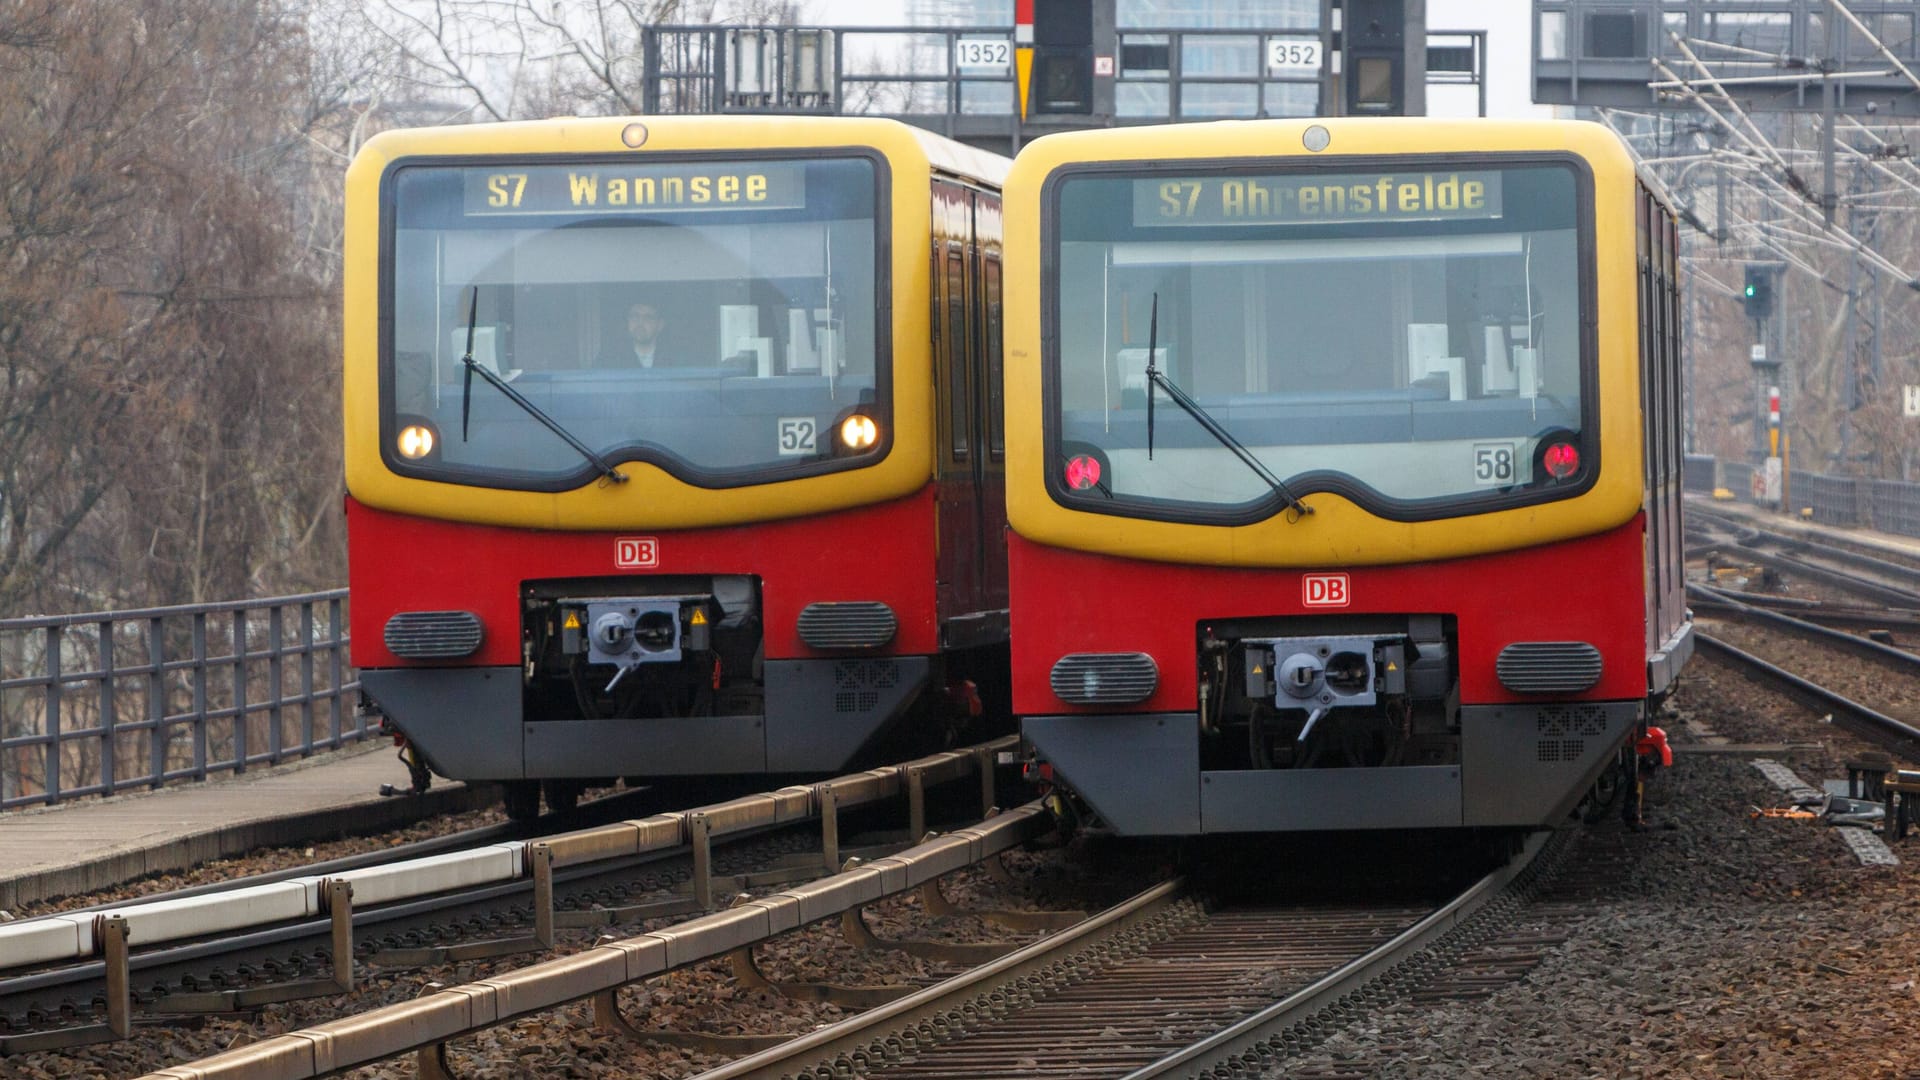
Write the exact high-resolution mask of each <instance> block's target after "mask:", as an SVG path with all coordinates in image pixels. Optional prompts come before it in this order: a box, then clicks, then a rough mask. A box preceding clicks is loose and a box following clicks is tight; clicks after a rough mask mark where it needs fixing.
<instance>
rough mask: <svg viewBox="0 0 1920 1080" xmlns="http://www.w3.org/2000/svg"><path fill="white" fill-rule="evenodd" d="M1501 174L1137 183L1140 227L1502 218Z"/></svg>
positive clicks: (1298, 176)
mask: <svg viewBox="0 0 1920 1080" xmlns="http://www.w3.org/2000/svg"><path fill="white" fill-rule="evenodd" d="M1500 216H1501V209H1500V173H1499V172H1497V171H1485V172H1400V173H1391V172H1381V173H1305V174H1293V175H1280V176H1182V177H1171V178H1168V177H1154V178H1151V179H1144V180H1135V181H1133V223H1134V225H1135V226H1141V227H1145V226H1156V225H1325V224H1338V223H1350V222H1366V221H1444V220H1450V219H1478V218H1498V217H1500Z"/></svg>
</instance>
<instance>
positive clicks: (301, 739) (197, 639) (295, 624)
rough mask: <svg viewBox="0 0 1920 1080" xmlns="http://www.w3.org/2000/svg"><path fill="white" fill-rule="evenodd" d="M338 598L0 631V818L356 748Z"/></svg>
mask: <svg viewBox="0 0 1920 1080" xmlns="http://www.w3.org/2000/svg"><path fill="white" fill-rule="evenodd" d="M346 600H347V593H346V590H345V589H336V590H333V591H331V592H319V593H307V594H304V595H300V596H279V597H271V598H268V599H262V600H244V601H234V602H229V603H221V604H195V605H185V606H179V607H163V608H150V609H147V610H143V611H106V612H93V613H89V614H84V615H59V616H44V617H37V618H21V619H0V810H6V809H11V808H14V807H19V806H27V805H31V804H51V803H57V802H60V801H62V800H64V799H70V798H74V797H77V796H82V795H110V794H112V793H114V792H116V791H124V790H126V789H128V788H135V787H160V786H162V785H164V784H166V783H167V782H169V781H172V780H182V779H193V780H203V779H205V778H206V777H207V775H208V774H210V773H216V772H236V773H237V772H244V771H246V769H247V767H248V766H251V765H258V764H271V763H276V762H279V761H283V760H286V759H288V758H295V757H304V756H306V755H309V754H312V753H314V752H316V751H320V750H330V749H334V748H337V747H340V746H344V745H346V744H347V743H349V742H354V741H357V740H359V739H362V738H364V737H365V736H366V735H367V734H368V729H367V723H366V719H365V718H364V717H362V716H360V715H358V714H357V712H356V711H355V710H353V709H352V707H351V706H352V699H351V697H350V696H349V695H351V694H353V693H354V692H356V691H358V689H359V686H360V684H359V682H358V681H357V680H355V679H354V678H353V672H352V670H351V669H350V668H349V666H348V657H347V646H348V644H349V637H348V634H347V624H346V618H345V616H346Z"/></svg>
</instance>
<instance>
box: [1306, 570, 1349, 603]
mask: <svg viewBox="0 0 1920 1080" xmlns="http://www.w3.org/2000/svg"><path fill="white" fill-rule="evenodd" d="M1300 592H1301V596H1300V602H1301V603H1303V604H1305V605H1306V606H1308V607H1346V606H1347V605H1348V604H1351V603H1353V586H1352V583H1351V582H1350V581H1348V580H1347V575H1345V574H1308V575H1306V576H1305V577H1303V578H1301V579H1300Z"/></svg>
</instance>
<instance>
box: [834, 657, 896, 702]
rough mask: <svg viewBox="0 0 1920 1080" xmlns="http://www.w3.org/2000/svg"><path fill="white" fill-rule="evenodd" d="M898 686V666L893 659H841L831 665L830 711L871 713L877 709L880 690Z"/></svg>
mask: <svg viewBox="0 0 1920 1080" xmlns="http://www.w3.org/2000/svg"><path fill="white" fill-rule="evenodd" d="M899 685H900V665H899V664H897V663H895V662H894V661H892V660H842V661H840V662H839V663H837V664H835V665H833V711H834V712H837V713H856V714H857V713H870V712H872V711H873V710H875V709H877V708H879V707H880V691H882V690H891V689H893V688H894V687H896V686H899Z"/></svg>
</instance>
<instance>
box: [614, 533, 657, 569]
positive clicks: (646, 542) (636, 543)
mask: <svg viewBox="0 0 1920 1080" xmlns="http://www.w3.org/2000/svg"><path fill="white" fill-rule="evenodd" d="M613 565H614V566H616V567H619V568H620V569H622V570H650V569H652V568H653V567H656V566H659V565H660V541H658V540H656V539H654V538H653V537H651V536H622V537H620V538H619V539H617V540H615V541H614V542H613Z"/></svg>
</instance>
